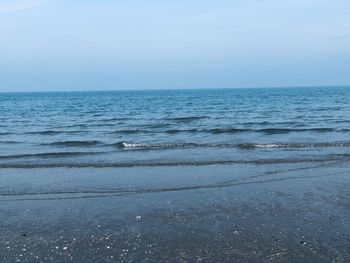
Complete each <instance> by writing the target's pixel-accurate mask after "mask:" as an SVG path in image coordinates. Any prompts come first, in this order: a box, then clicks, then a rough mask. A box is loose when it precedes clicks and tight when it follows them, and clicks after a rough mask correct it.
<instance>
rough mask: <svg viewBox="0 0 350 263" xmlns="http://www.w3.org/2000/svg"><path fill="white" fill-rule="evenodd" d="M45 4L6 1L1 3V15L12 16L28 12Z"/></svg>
mask: <svg viewBox="0 0 350 263" xmlns="http://www.w3.org/2000/svg"><path fill="white" fill-rule="evenodd" d="M42 4H43V1H41V0H30V1H29V0H26V1H25V0H22V1H16V0H12V1H4V2H2V3H0V14H11V13H17V12H22V11H27V10H30V9H33V8H36V7H39V6H41V5H42Z"/></svg>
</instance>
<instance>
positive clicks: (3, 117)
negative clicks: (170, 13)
mask: <svg viewBox="0 0 350 263" xmlns="http://www.w3.org/2000/svg"><path fill="white" fill-rule="evenodd" d="M349 102H350V88H347V87H319V88H318V87H314V88H262V89H253V88H252V89H203V90H150V91H98V92H50V93H49V92H47V93H45V92H42V93H41V92H40V93H1V94H0V168H3V169H6V168H13V169H16V168H28V169H30V168H37V169H40V168H58V167H62V168H63V167H66V168H89V167H91V168H105V167H115V168H118V167H162V166H164V167H170V166H208V165H227V164H240V163H242V164H274V163H276V164H281V163H286V164H295V163H303V162H308V163H310V162H311V163H324V162H336V161H337V162H339V161H340V162H346V161H350V152H349V150H350V103H349Z"/></svg>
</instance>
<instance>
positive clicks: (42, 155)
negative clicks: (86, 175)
mask: <svg viewBox="0 0 350 263" xmlns="http://www.w3.org/2000/svg"><path fill="white" fill-rule="evenodd" d="M102 153H103V152H47V153H25V154H14V155H0V160H7V159H24V158H62V157H77V156H84V155H96V154H102Z"/></svg>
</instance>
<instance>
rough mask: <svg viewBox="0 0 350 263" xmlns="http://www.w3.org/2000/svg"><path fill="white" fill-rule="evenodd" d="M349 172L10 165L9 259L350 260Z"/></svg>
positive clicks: (3, 174)
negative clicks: (33, 167)
mask: <svg viewBox="0 0 350 263" xmlns="http://www.w3.org/2000/svg"><path fill="white" fill-rule="evenodd" d="M349 175H350V165H349V164H348V163H346V162H334V161H333V162H328V163H324V162H322V163H321V164H318V163H301V164H273V165H269V164H263V165H258V164H237V165H209V166H208V165H207V166H181V167H176V166H174V167H134V168H99V169H92V168H89V169H88V168H80V169H67V168H53V169H43V168H41V169H2V170H0V185H1V197H0V198H1V209H0V213H1V215H0V216H1V223H0V251H1V253H0V255H1V262H4V263H5V262H194V261H197V262H200V261H202V262H349V261H350V251H349V247H350V222H349V220H348V219H349V217H350V201H349V200H350V191H349V189H350V177H349ZM19 181H20V182H21V183H18V182H19Z"/></svg>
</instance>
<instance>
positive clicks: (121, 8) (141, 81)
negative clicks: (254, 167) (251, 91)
mask: <svg viewBox="0 0 350 263" xmlns="http://www.w3.org/2000/svg"><path fill="white" fill-rule="evenodd" d="M349 84H350V1H349V0H283V1H281V0H216V1H212V0H74V1H72V0H0V92H7V91H60V90H62V91H63V90H120V89H122V90H125V89H127V90H128V89H178V88H179V89H190V88H236V87H237V88H238V87H239V88H242V87H285V86H286V87H291V86H328V85H349Z"/></svg>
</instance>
